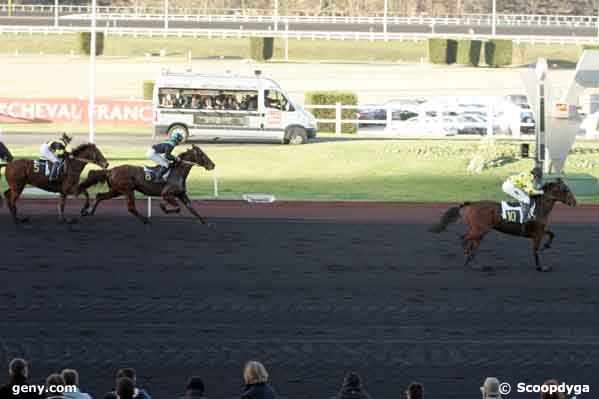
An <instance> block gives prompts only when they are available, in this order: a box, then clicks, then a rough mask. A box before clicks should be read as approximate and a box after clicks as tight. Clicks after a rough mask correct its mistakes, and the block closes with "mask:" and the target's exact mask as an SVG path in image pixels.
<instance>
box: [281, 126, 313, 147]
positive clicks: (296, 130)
mask: <svg viewBox="0 0 599 399" xmlns="http://www.w3.org/2000/svg"><path fill="white" fill-rule="evenodd" d="M307 142H308V135H307V134H306V131H305V130H304V129H302V128H301V127H292V128H289V129H288V130H287V138H286V139H285V143H286V144H292V145H297V144H306V143H307Z"/></svg>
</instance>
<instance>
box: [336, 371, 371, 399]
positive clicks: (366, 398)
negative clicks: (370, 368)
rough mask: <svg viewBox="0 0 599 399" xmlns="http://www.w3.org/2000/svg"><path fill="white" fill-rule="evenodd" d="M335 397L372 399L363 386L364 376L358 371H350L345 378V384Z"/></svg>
mask: <svg viewBox="0 0 599 399" xmlns="http://www.w3.org/2000/svg"><path fill="white" fill-rule="evenodd" d="M335 399H371V398H370V395H369V394H368V392H366V390H364V388H363V387H362V378H361V377H360V375H359V374H358V373H356V372H353V371H351V372H349V373H347V375H346V376H345V378H344V379H343V385H341V389H340V390H339V393H338V394H337V396H335Z"/></svg>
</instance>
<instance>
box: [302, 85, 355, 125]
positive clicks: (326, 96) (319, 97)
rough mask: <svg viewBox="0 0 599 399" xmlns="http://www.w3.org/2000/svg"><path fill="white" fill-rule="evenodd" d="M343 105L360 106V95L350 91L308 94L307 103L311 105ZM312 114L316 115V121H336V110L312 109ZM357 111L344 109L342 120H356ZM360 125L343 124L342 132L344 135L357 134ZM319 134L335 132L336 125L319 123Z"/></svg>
mask: <svg viewBox="0 0 599 399" xmlns="http://www.w3.org/2000/svg"><path fill="white" fill-rule="evenodd" d="M338 102H339V103H341V105H358V95H357V94H356V93H354V92H350V91H312V92H307V93H306V98H305V103H306V104H311V105H335V103H338ZM310 112H312V114H314V116H315V117H316V119H335V109H318V108H315V109H310ZM357 116H358V115H357V110H355V109H344V110H342V111H341V118H342V119H356V118H357ZM357 130H358V125H357V124H355V123H343V124H342V125H341V132H343V133H356V131H357ZM318 131H319V132H329V133H334V132H335V124H334V123H319V124H318Z"/></svg>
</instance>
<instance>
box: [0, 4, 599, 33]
mask: <svg viewBox="0 0 599 399" xmlns="http://www.w3.org/2000/svg"><path fill="white" fill-rule="evenodd" d="M9 10H10V11H11V12H13V13H46V14H54V12H55V7H54V5H38V4H13V5H11V6H10V7H9V5H8V4H6V3H4V4H0V12H8V11H9ZM96 10H97V13H98V14H99V15H102V19H115V20H140V19H141V20H152V19H164V15H165V12H164V8H162V7H112V6H100V7H97V8H96ZM58 14H60V15H62V16H63V18H64V16H65V15H68V14H79V15H74V16H72V17H71V18H78V19H82V18H86V17H87V15H88V14H91V7H90V6H88V5H59V6H58ZM168 14H169V15H168V18H169V20H182V21H187V20H189V21H202V22H211V21H212V22H234V23H243V22H245V23H248V22H264V23H272V22H274V19H275V16H274V14H273V10H272V9H247V10H240V9H222V8H215V9H203V8H169V10H168ZM277 18H278V21H279V22H281V23H295V24H300V23H306V24H377V25H380V24H383V23H385V22H386V23H387V24H390V25H393V24H413V25H431V24H434V25H490V24H491V23H492V16H491V14H459V15H455V14H454V15H451V14H450V15H435V16H431V15H426V14H421V15H416V16H414V15H402V14H399V13H389V14H388V16H387V18H384V16H383V15H382V13H380V12H379V13H371V14H369V15H366V16H350V15H310V11H304V10H295V11H291V12H288V13H286V14H282V15H279V16H278V17H277ZM496 24H497V25H506V26H513V25H522V26H568V27H590V26H592V27H595V26H597V25H598V24H599V17H598V16H594V15H529V14H497V15H496Z"/></svg>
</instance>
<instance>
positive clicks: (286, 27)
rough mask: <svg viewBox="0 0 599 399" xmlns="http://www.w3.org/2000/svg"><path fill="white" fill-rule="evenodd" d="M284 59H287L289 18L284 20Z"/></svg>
mask: <svg viewBox="0 0 599 399" xmlns="http://www.w3.org/2000/svg"><path fill="white" fill-rule="evenodd" d="M285 61H289V20H287V19H286V20H285Z"/></svg>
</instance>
